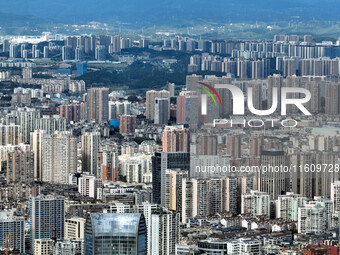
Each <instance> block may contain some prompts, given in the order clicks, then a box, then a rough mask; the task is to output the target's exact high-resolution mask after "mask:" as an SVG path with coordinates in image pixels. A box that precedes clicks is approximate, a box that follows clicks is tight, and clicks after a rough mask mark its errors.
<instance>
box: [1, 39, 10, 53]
mask: <svg viewBox="0 0 340 255" xmlns="http://www.w3.org/2000/svg"><path fill="white" fill-rule="evenodd" d="M8 51H9V41H8V40H4V41H3V42H2V52H8Z"/></svg>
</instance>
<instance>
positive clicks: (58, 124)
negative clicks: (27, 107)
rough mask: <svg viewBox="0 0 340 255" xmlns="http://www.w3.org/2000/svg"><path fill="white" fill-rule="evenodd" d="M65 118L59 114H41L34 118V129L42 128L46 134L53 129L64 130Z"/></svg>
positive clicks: (52, 132)
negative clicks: (39, 116) (40, 116)
mask: <svg viewBox="0 0 340 255" xmlns="http://www.w3.org/2000/svg"><path fill="white" fill-rule="evenodd" d="M66 125H67V119H66V118H63V117H60V116H59V115H53V116H50V115H43V116H42V118H39V119H37V120H36V125H35V129H38V130H44V131H45V132H46V134H47V135H51V134H54V132H55V131H66Z"/></svg>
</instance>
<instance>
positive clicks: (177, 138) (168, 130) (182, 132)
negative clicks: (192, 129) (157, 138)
mask: <svg viewBox="0 0 340 255" xmlns="http://www.w3.org/2000/svg"><path fill="white" fill-rule="evenodd" d="M162 151H163V152H190V134H189V129H187V128H184V126H183V125H177V126H166V127H165V128H164V130H163V133H162Z"/></svg>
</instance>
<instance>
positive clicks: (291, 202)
mask: <svg viewBox="0 0 340 255" xmlns="http://www.w3.org/2000/svg"><path fill="white" fill-rule="evenodd" d="M306 202H307V198H305V197H303V196H301V195H299V194H294V193H293V192H287V194H286V195H280V196H279V197H278V200H277V202H276V217H277V218H281V219H283V220H285V221H297V220H298V208H299V207H303V206H304V205H305V204H306Z"/></svg>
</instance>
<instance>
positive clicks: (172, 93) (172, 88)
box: [168, 82, 175, 97]
mask: <svg viewBox="0 0 340 255" xmlns="http://www.w3.org/2000/svg"><path fill="white" fill-rule="evenodd" d="M168 90H169V92H170V97H174V96H175V83H171V82H169V83H168Z"/></svg>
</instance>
